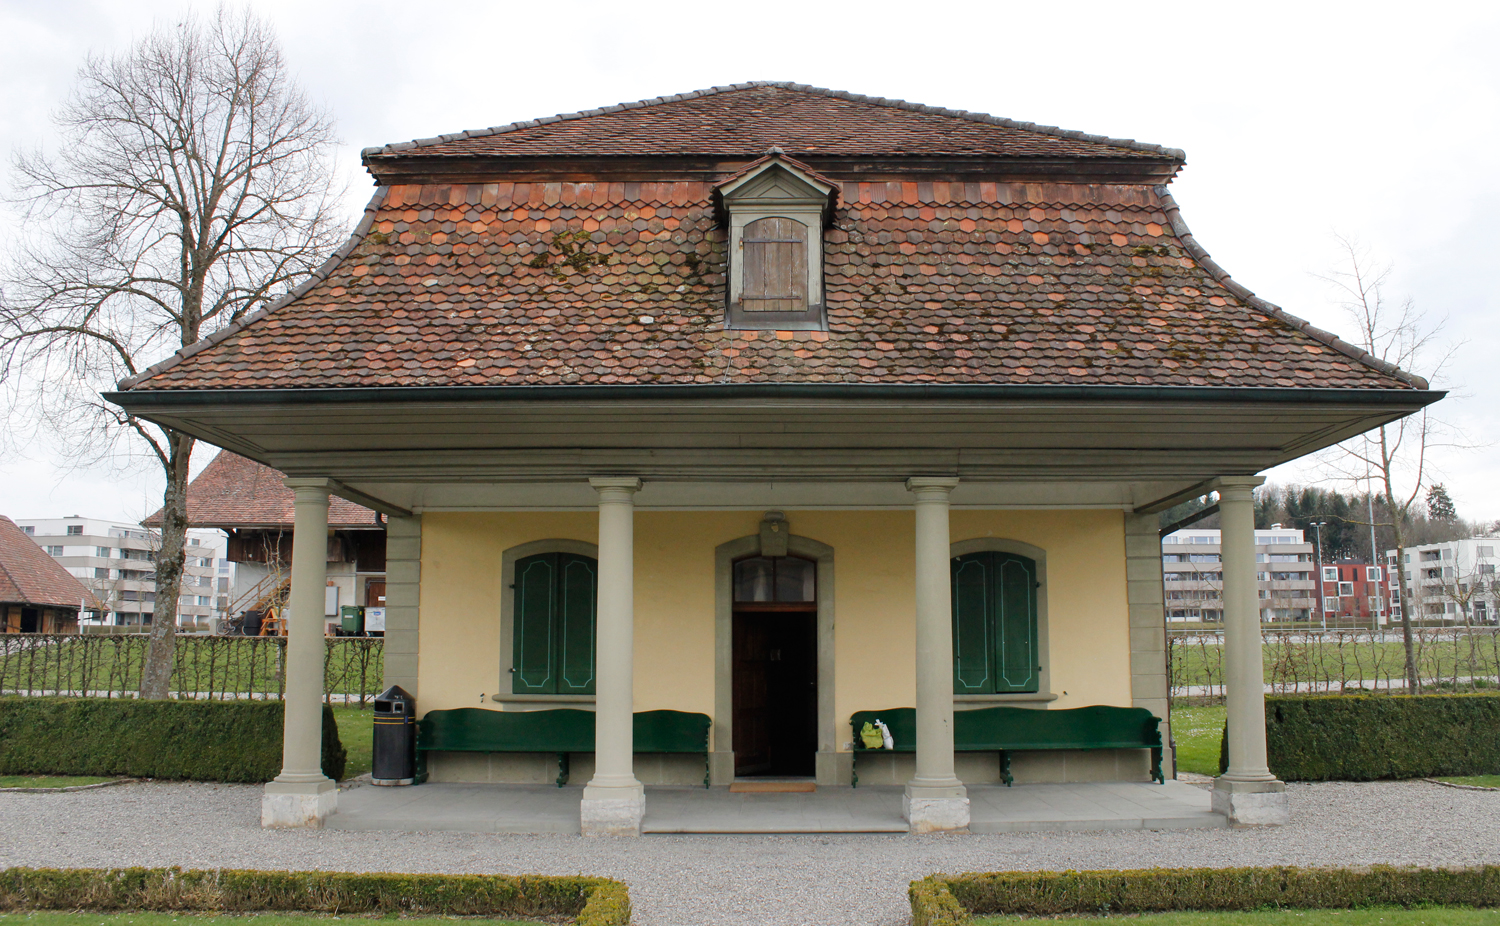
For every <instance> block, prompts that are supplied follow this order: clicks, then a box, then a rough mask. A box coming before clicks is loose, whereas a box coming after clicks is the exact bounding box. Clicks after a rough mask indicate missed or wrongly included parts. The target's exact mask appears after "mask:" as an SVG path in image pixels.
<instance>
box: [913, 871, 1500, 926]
mask: <svg viewBox="0 0 1500 926" xmlns="http://www.w3.org/2000/svg"><path fill="white" fill-rule="evenodd" d="M908 896H909V897H910V898H911V906H912V923H913V924H914V926H963V924H966V923H968V922H969V920H970V917H971V916H972V915H974V914H981V915H984V914H1006V915H1022V916H1064V915H1084V914H1089V915H1099V914H1104V913H1159V912H1165V911H1171V910H1256V909H1261V908H1266V907H1290V908H1294V909H1307V910H1318V909H1349V908H1353V907H1374V906H1396V907H1414V906H1423V905H1438V906H1457V907H1494V906H1500V866H1494V865H1486V866H1484V867H1482V868H1466V869H1443V868H1392V867H1389V866H1384V865H1377V866H1374V867H1372V868H1364V869H1351V868H1287V867H1280V868H1178V869H1168V868H1155V869H1149V870H1144V871H1004V872H995V873H991V874H972V873H971V874H964V875H957V876H948V875H931V876H929V877H927V878H924V879H923V880H921V881H913V882H912V885H911V889H910V891H909V892H908Z"/></svg>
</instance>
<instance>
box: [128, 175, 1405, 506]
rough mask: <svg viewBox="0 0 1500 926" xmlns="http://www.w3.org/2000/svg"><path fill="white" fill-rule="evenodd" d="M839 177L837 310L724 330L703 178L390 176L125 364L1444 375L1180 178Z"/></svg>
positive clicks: (1216, 382) (504, 370) (1339, 381)
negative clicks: (233, 295)
mask: <svg viewBox="0 0 1500 926" xmlns="http://www.w3.org/2000/svg"><path fill="white" fill-rule="evenodd" d="M840 183H841V186H842V191H841V195H840V197H839V206H838V208H837V209H836V210H835V215H834V227H833V228H832V229H830V230H829V231H828V232H827V236H826V276H825V280H826V291H827V307H828V308H827V311H828V330H827V331H826V332H823V331H798V332H790V331H782V332H776V331H761V332H753V331H749V332H747V331H726V330H724V328H723V323H722V317H723V311H724V309H723V306H724V277H725V235H724V232H723V230H722V228H720V227H719V226H718V225H717V224H716V223H715V219H714V215H713V210H712V206H711V204H710V200H709V194H710V184H709V183H706V182H699V181H683V182H642V183H619V182H609V183H606V182H599V183H587V182H536V183H508V182H507V183H498V182H497V183H487V184H485V183H472V184H452V185H427V186H415V185H412V186H394V187H388V188H382V189H381V191H380V192H379V193H378V194H377V197H376V200H375V201H374V202H372V203H371V206H370V208H369V211H368V212H367V214H366V218H365V221H364V222H363V223H362V224H361V226H360V229H359V230H358V232H357V234H356V236H355V238H354V239H353V240H351V242H350V243H349V244H348V245H346V246H345V248H344V249H342V250H341V251H340V252H339V254H338V255H336V256H335V258H334V259H332V260H331V261H330V262H329V264H328V265H326V266H325V268H324V269H323V270H322V271H320V274H319V276H318V277H316V278H315V279H313V280H311V281H309V282H308V283H307V284H305V285H304V286H303V287H301V288H299V290H297V291H296V292H295V293H294V294H293V297H292V298H290V299H288V300H285V301H284V302H283V303H280V304H278V305H277V306H273V307H272V308H271V309H270V310H268V311H266V312H262V313H258V314H257V315H254V316H251V317H249V318H248V319H246V320H245V321H244V322H242V323H241V324H239V325H236V326H234V327H232V328H229V329H226V330H224V331H221V332H219V333H218V334H215V335H214V336H212V337H211V338H209V339H207V340H205V341H201V342H199V343H198V344H195V345H193V346H191V347H189V348H185V349H184V350H183V351H181V352H179V354H178V355H177V356H174V357H173V358H171V359H169V360H168V361H165V362H164V363H162V364H158V365H157V366H156V367H153V368H152V369H151V370H148V371H146V372H145V373H144V374H142V376H140V377H136V378H134V379H132V380H126V381H124V382H122V384H121V386H122V388H144V389H226V388H234V389H267V388H299V387H354V386H480V385H484V386H504V385H523V384H526V385H542V384H559V385H566V384H615V383H619V384H648V383H650V384H669V383H678V384H691V383H952V384H1016V385H1025V384H1036V385H1152V386H1196V385H1209V386H1242V387H1346V388H1409V387H1411V386H1413V385H1417V386H1419V387H1422V388H1425V385H1426V384H1425V383H1424V382H1422V381H1421V380H1419V379H1417V378H1416V377H1411V376H1409V375H1407V374H1403V373H1400V372H1399V371H1397V370H1395V368H1394V367H1391V366H1389V365H1388V364H1384V363H1382V362H1380V361H1376V360H1372V359H1370V358H1368V357H1365V356H1364V355H1362V353H1361V352H1360V351H1359V350H1357V349H1356V348H1353V347H1351V346H1350V345H1347V344H1344V343H1343V342H1341V341H1339V340H1338V339H1336V338H1334V337H1333V336H1332V335H1329V334H1327V333H1326V332H1321V331H1318V330H1317V329H1315V328H1312V327H1311V326H1310V325H1308V324H1307V323H1306V322H1302V321H1300V320H1298V319H1296V318H1293V317H1292V316H1289V315H1287V314H1286V313H1284V312H1282V311H1281V310H1280V309H1278V308H1276V307H1275V306H1272V305H1270V304H1268V303H1266V302H1264V301H1262V300H1260V299H1257V298H1256V297H1255V296H1254V295H1252V294H1251V293H1250V292H1249V291H1248V290H1246V289H1245V288H1244V287H1242V286H1240V285H1239V284H1237V283H1235V282H1234V281H1233V280H1231V279H1229V277H1228V276H1227V275H1226V274H1225V273H1224V272H1223V271H1222V270H1221V269H1220V268H1219V267H1218V266H1217V265H1216V264H1214V263H1213V261H1212V260H1211V259H1210V258H1209V257H1208V255H1207V253H1206V252H1204V251H1203V249H1202V248H1201V247H1199V245H1198V244H1197V242H1196V241H1194V240H1193V238H1192V236H1191V235H1190V234H1189V233H1188V232H1187V229H1186V227H1185V226H1184V225H1183V224H1182V222H1181V219H1180V216H1179V215H1178V213H1177V207H1176V205H1175V203H1173V202H1172V200H1171V197H1170V195H1168V194H1167V191H1166V188H1165V187H1152V186H1149V185H1130V184H1070V183H1004V182H967V183H961V182H952V183H950V182H928V181H923V182H906V183H902V182H884V181H881V182H869V181H862V180H848V179H841V180H840ZM563 233H570V234H572V235H581V236H584V237H586V239H587V240H586V241H585V242H584V244H583V246H582V248H581V250H579V251H577V252H576V253H575V254H574V255H573V257H572V258H571V260H570V259H569V258H568V255H567V254H566V253H564V252H565V251H566V249H567V247H569V246H571V245H570V244H569V241H570V240H571V239H569V240H565V241H562V243H561V244H559V243H558V242H559V239H558V238H557V236H559V235H561V234H563ZM288 510H289V509H288ZM289 518H290V516H289V515H288V519H289Z"/></svg>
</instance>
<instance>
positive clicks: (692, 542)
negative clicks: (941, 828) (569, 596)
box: [419, 511, 1130, 746]
mask: <svg viewBox="0 0 1500 926" xmlns="http://www.w3.org/2000/svg"><path fill="white" fill-rule="evenodd" d="M787 517H788V519H789V520H790V521H791V525H792V532H793V533H794V534H797V535H800V536H803V537H809V538H811V539H814V540H818V541H821V542H822V543H826V544H828V545H830V546H832V547H833V548H834V571H835V585H836V588H835V616H836V621H837V626H836V628H835V640H836V643H835V654H836V663H837V669H836V686H835V690H836V693H835V710H836V713H837V716H838V717H841V718H847V717H848V716H849V714H851V713H853V712H854V711H856V710H863V709H878V708H883V707H896V706H901V705H909V704H911V703H913V700H914V696H915V689H916V680H915V665H914V663H915V660H914V657H913V654H912V649H911V647H912V635H913V631H912V617H913V612H914V608H915V593H914V589H913V578H914V574H913V565H912V546H913V529H914V516H913V514H912V513H911V512H909V511H790V512H788V513H787ZM759 521H760V514H759V513H758V512H734V511H731V512H637V514H636V521H635V525H636V535H635V544H636V547H635V552H636V571H635V615H636V627H635V633H636V636H635V641H636V673H635V699H636V704H635V706H636V710H653V709H657V708H672V709H676V710H684V711H699V712H702V713H705V714H709V715H712V714H713V712H714V678H713V668H714V549H715V547H717V546H718V545H719V544H722V543H725V542H727V541H730V540H734V539H736V538H739V537H744V536H747V535H750V534H753V533H755V532H756V530H757V527H758V524H759ZM976 537H1004V538H1009V539H1012V540H1020V541H1024V542H1026V543H1030V544H1033V545H1035V546H1039V547H1042V548H1043V549H1045V550H1046V551H1047V581H1048V614H1049V632H1048V638H1049V645H1050V646H1049V648H1050V668H1051V671H1052V682H1053V689H1054V691H1056V692H1057V693H1058V694H1059V695H1062V694H1063V692H1064V691H1066V692H1067V694H1066V695H1065V696H1062V697H1061V698H1060V699H1059V700H1058V701H1057V702H1055V703H1054V704H1053V705H1052V706H1053V707H1059V708H1060V707H1078V706H1082V705H1085V704H1116V705H1126V706H1128V705H1129V704H1130V653H1129V649H1130V647H1129V622H1128V617H1127V614H1128V611H1127V607H1126V594H1125V557H1124V518H1123V516H1122V514H1121V513H1120V512H1118V511H1113V512H1111V511H954V512H953V513H952V539H953V540H954V541H959V540H968V539H973V538H976ZM546 539H567V540H581V541H586V542H589V543H595V542H597V540H598V531H597V518H596V517H595V515H593V514H592V513H571V512H558V513H547V512H526V513H508V512H507V513H500V512H496V513H441V512H429V513H427V514H425V515H423V518H422V592H421V595H422V597H421V630H420V644H419V645H420V662H419V671H420V673H421V680H422V681H421V692H422V705H421V708H422V710H423V711H424V712H425V711H427V710H438V709H444V708H453V707H479V706H484V707H489V708H492V709H498V708H499V705H496V704H493V703H490V702H485V701H482V700H481V699H482V697H483V696H486V695H488V694H490V693H493V692H496V691H501V690H505V689H503V688H502V687H501V685H502V680H501V668H500V602H501V595H502V594H505V593H507V590H504V589H502V588H501V582H500V563H501V558H502V555H503V553H504V551H505V550H507V549H509V548H511V547H514V546H517V545H519V544H523V543H528V542H531V541H535V540H546ZM507 681H508V679H507ZM840 736H841V739H840V745H841V746H842V730H841V732H840Z"/></svg>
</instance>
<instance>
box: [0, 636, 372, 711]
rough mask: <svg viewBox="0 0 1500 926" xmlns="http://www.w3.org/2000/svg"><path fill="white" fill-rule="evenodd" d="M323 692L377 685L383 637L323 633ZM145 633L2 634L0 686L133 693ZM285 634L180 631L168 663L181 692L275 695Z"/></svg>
mask: <svg viewBox="0 0 1500 926" xmlns="http://www.w3.org/2000/svg"><path fill="white" fill-rule="evenodd" d="M324 642H325V649H324V660H323V668H324V673H323V678H324V693H325V700H327V701H329V702H337V703H347V704H358V705H359V706H360V707H363V706H364V705H365V704H366V702H368V701H369V700H370V699H372V698H373V697H374V696H375V695H376V694H378V693H379V692H380V689H381V687H382V680H383V678H384V675H385V660H384V654H385V641H384V640H383V639H381V638H379V637H328V638H326V639H325V641H324ZM149 646H150V638H149V637H148V636H147V635H146V634H109V635H103V634H87V635H83V634H0V694H6V695H73V696H79V697H100V698H119V697H131V696H133V695H134V694H135V693H136V691H137V690H139V688H140V685H141V669H142V666H144V664H145V660H146V651H147V649H148V648H149ZM285 661H286V639H285V638H284V637H219V636H181V637H178V638H177V646H176V650H175V653H174V662H175V665H174V667H173V669H172V692H173V693H174V694H175V695H176V696H177V697H179V698H212V699H223V700H229V699H237V698H280V697H282V696H283V694H284V693H285V688H286V677H285V671H284V666H285Z"/></svg>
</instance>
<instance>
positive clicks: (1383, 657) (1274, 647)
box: [1167, 627, 1500, 698]
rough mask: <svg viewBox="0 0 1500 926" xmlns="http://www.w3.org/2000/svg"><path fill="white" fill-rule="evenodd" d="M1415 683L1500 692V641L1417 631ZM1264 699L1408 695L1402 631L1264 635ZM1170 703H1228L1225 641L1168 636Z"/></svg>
mask: <svg viewBox="0 0 1500 926" xmlns="http://www.w3.org/2000/svg"><path fill="white" fill-rule="evenodd" d="M1412 633H1413V636H1414V638H1415V643H1416V646H1415V650H1416V652H1415V655H1416V663H1417V675H1418V677H1419V678H1420V679H1421V681H1422V686H1423V688H1424V689H1426V690H1439V691H1444V690H1446V691H1483V690H1490V689H1495V688H1497V687H1500V635H1497V632H1496V628H1493V627H1474V628H1469V627H1420V628H1413V631H1412ZM1263 654H1264V665H1265V683H1266V691H1268V692H1275V693H1279V694H1290V693H1294V692H1301V693H1319V692H1342V691H1354V690H1359V689H1365V690H1371V691H1387V690H1394V691H1402V690H1405V688H1406V649H1405V646H1404V645H1403V643H1402V638H1401V632H1400V630H1399V629H1395V630H1385V631H1370V630H1327V631H1320V630H1305V631H1302V630H1299V631H1287V632H1268V633H1266V634H1265V635H1264V647H1263ZM1167 664H1168V675H1169V678H1170V682H1171V687H1172V696H1173V697H1174V698H1179V697H1208V698H1222V697H1223V696H1224V633H1223V631H1221V630H1186V631H1168V633H1167Z"/></svg>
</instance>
